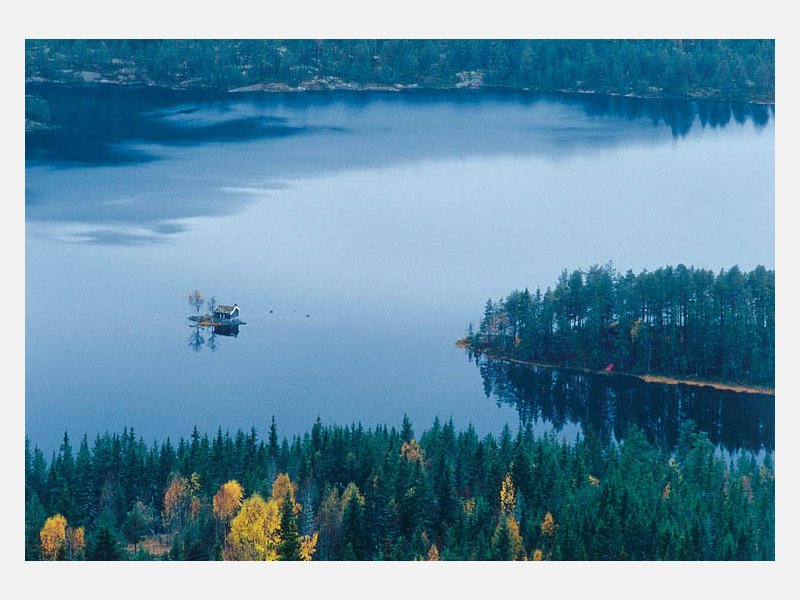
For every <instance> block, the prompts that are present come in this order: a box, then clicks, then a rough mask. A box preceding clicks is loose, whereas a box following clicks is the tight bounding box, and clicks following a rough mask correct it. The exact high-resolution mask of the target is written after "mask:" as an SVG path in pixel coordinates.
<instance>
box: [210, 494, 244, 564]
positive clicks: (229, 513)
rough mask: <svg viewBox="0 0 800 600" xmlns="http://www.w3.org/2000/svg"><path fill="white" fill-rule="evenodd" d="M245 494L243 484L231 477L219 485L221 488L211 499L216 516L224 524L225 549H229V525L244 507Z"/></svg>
mask: <svg viewBox="0 0 800 600" xmlns="http://www.w3.org/2000/svg"><path fill="white" fill-rule="evenodd" d="M243 495H244V491H243V490H242V486H241V484H240V483H239V482H238V481H236V480H235V479H231V480H230V481H228V482H227V483H223V484H222V485H221V486H219V490H218V491H217V493H216V494H214V498H213V499H212V501H211V504H212V507H213V510H214V516H215V517H216V519H217V522H218V523H220V524H222V533H223V539H224V546H225V551H227V549H228V525H229V524H230V522H231V519H233V517H234V516H236V513H237V512H238V510H239V509H240V508H241V507H242V497H243Z"/></svg>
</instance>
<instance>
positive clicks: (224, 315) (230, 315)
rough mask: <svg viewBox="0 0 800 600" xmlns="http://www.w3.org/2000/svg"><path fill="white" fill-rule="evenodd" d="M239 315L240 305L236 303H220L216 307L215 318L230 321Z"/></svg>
mask: <svg viewBox="0 0 800 600" xmlns="http://www.w3.org/2000/svg"><path fill="white" fill-rule="evenodd" d="M238 317H239V305H238V304H236V303H234V305H233V306H230V305H228V304H220V305H218V306H217V308H215V309H214V319H216V320H217V321H230V320H231V319H236V318H238Z"/></svg>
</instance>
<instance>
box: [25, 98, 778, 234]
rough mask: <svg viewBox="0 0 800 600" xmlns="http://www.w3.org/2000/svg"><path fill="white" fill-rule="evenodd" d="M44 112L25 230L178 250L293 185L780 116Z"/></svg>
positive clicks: (65, 108)
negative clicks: (167, 244)
mask: <svg viewBox="0 0 800 600" xmlns="http://www.w3.org/2000/svg"><path fill="white" fill-rule="evenodd" d="M26 92H27V93H31V94H36V95H39V96H41V97H42V98H44V99H45V100H46V101H47V102H48V104H49V106H50V115H51V122H50V123H49V127H47V128H45V129H42V130H39V131H33V132H27V133H26V144H25V154H26V166H27V169H28V170H27V172H26V220H27V221H28V222H45V223H48V224H58V225H59V226H61V229H66V230H67V231H66V233H64V232H62V231H59V232H58V233H55V234H53V233H52V232H51V234H50V235H51V236H52V237H54V238H58V239H60V240H61V241H69V242H79V243H84V244H93V245H109V246H123V245H127V246H137V245H145V244H153V243H159V242H163V241H165V240H168V239H171V238H173V237H174V236H175V234H178V233H180V232H182V231H184V230H185V228H186V220H187V219H189V218H193V217H214V216H226V215H230V214H233V213H235V212H236V211H238V210H241V209H242V208H244V207H245V206H248V205H249V204H250V203H251V202H253V201H254V199H255V198H263V196H264V194H266V193H267V192H269V191H271V190H275V189H280V188H283V187H286V186H287V185H290V183H287V182H293V181H297V180H298V179H300V178H308V177H318V176H320V175H322V174H330V173H338V172H342V171H346V170H349V169H354V168H355V169H376V168H383V167H386V166H390V165H396V164H401V163H420V162H424V161H430V160H453V159H458V160H466V159H469V158H471V157H487V156H540V157H546V158H547V159H548V160H559V159H561V158H564V157H569V156H574V155H579V154H581V153H589V154H591V155H597V154H598V153H599V151H601V150H603V149H607V148H614V147H623V146H630V145H637V144H653V143H654V142H659V141H661V142H663V141H665V140H669V139H671V138H672V139H674V138H681V137H684V136H686V135H687V134H688V133H689V132H690V131H691V130H692V129H693V128H706V127H710V128H721V127H725V126H727V125H728V124H729V123H731V122H736V123H740V124H741V123H745V122H747V121H752V123H753V124H754V125H755V126H756V127H764V126H766V125H767V124H768V123H769V121H770V118H771V116H772V114H773V111H774V108H773V107H772V106H766V105H753V104H741V103H740V104H735V103H724V102H699V101H693V102H687V101H678V100H642V99H637V98H626V97H608V96H597V95H575V94H573V95H554V94H550V95H544V94H532V93H530V94H524V93H499V92H486V91H482V92H468V91H454V92H430V91H419V92H409V93H395V94H392V93H363V94H359V93H344V92H340V93H337V92H327V93H309V94H263V93H259V94H225V95H223V94H221V93H219V92H213V91H205V90H168V89H158V88H126V87H120V86H80V87H78V86H74V87H70V86H63V85H43V84H42V85H28V87H27V88H26Z"/></svg>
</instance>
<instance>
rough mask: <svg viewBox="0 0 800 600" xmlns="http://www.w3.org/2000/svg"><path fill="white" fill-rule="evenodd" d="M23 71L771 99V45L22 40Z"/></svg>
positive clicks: (158, 79)
mask: <svg viewBox="0 0 800 600" xmlns="http://www.w3.org/2000/svg"><path fill="white" fill-rule="evenodd" d="M25 48H26V53H25V65H26V78H27V79H28V80H34V81H35V80H42V79H44V80H49V81H65V82H92V81H106V82H114V83H146V84H150V85H161V86H170V87H174V86H179V87H213V88H218V89H233V88H240V87H246V86H252V85H260V84H275V85H281V86H288V87H293V88H297V87H305V88H312V89H314V88H322V89H325V88H330V87H343V86H345V84H350V85H355V86H413V87H420V88H452V87H496V88H512V89H527V90H532V91H539V92H553V91H566V92H581V91H589V92H599V93H612V94H632V95H639V96H648V97H650V96H652V97H672V98H692V97H702V98H715V99H720V100H747V101H753V100H755V101H765V102H774V98H775V43H774V40H27V41H26V47H25Z"/></svg>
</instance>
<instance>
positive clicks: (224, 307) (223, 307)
mask: <svg viewBox="0 0 800 600" xmlns="http://www.w3.org/2000/svg"><path fill="white" fill-rule="evenodd" d="M238 308H239V307H238V306H237V305H236V304H234V305H233V306H230V305H228V304H220V305H219V306H217V308H215V309H214V312H217V313H222V314H227V315H229V314H231V313H232V312H233V311H234V309H238Z"/></svg>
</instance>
